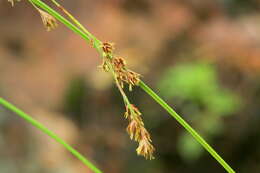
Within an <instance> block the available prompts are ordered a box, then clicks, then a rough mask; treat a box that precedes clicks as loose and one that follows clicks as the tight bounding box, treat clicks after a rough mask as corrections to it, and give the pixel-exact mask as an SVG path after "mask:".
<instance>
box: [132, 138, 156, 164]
mask: <svg viewBox="0 0 260 173" xmlns="http://www.w3.org/2000/svg"><path fill="white" fill-rule="evenodd" d="M154 151H155V149H154V147H153V146H152V144H151V143H150V142H149V141H147V140H145V139H142V140H141V141H140V142H139V146H138V148H137V149H136V152H137V154H138V155H142V156H144V157H145V158H146V159H150V160H152V159H154V156H153V152H154Z"/></svg>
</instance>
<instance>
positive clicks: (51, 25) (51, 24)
mask: <svg viewBox="0 0 260 173" xmlns="http://www.w3.org/2000/svg"><path fill="white" fill-rule="evenodd" d="M37 10H38V11H39V13H40V15H41V18H42V22H43V24H44V26H45V27H46V29H47V31H51V30H52V29H55V28H57V27H58V23H57V20H56V19H55V18H54V17H53V16H52V15H50V14H49V13H47V12H45V11H43V10H41V9H39V8H37Z"/></svg>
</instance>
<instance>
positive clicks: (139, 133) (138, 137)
mask: <svg viewBox="0 0 260 173" xmlns="http://www.w3.org/2000/svg"><path fill="white" fill-rule="evenodd" d="M125 117H126V118H127V119H128V120H129V125H128V126H127V128H126V131H127V133H128V134H129V136H130V139H132V140H135V141H137V142H138V143H139V146H138V148H137V149H136V152H137V154H138V155H142V156H144V157H145V158H146V159H150V160H151V159H154V156H153V153H154V151H155V148H154V147H153V145H152V144H151V142H152V140H151V136H150V134H149V132H148V131H147V130H146V129H145V127H144V123H143V120H142V118H141V113H140V111H139V110H138V108H137V107H135V106H134V105H129V106H127V109H126V113H125Z"/></svg>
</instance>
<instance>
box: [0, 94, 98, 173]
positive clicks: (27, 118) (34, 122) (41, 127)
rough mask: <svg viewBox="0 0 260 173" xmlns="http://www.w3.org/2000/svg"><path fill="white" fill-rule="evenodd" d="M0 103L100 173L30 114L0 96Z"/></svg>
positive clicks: (96, 172)
mask: <svg viewBox="0 0 260 173" xmlns="http://www.w3.org/2000/svg"><path fill="white" fill-rule="evenodd" d="M0 105H2V106H3V107H5V108H6V109H8V110H10V111H12V112H14V113H16V114H17V115H18V116H20V117H21V118H22V119H24V120H25V121H27V122H29V123H30V124H32V125H33V126H34V127H36V128H38V129H39V130H40V131H42V132H43V133H45V134H47V135H48V136H50V137H51V138H53V139H54V140H55V141H56V142H58V143H59V144H61V145H63V146H64V147H65V148H66V149H67V150H68V151H70V152H71V154H73V155H74V156H75V157H77V158H78V159H79V160H80V161H81V162H83V163H84V164H85V165H86V166H87V167H89V168H90V169H91V170H92V171H93V172H95V173H102V171H101V170H99V169H98V168H97V167H96V166H95V165H94V164H93V163H91V162H90V161H89V160H88V159H87V158H86V157H84V156H83V155H82V154H80V153H79V152H78V151H77V150H75V149H74V148H73V147H71V146H70V145H69V144H68V143H66V142H65V141H64V140H62V139H61V138H60V137H58V136H57V135H56V134H55V133H54V132H52V131H51V130H49V129H48V128H47V127H45V126H44V125H43V124H41V123H40V122H38V121H37V120H35V119H33V118H32V117H31V116H30V115H28V114H26V113H25V112H23V111H22V110H20V109H18V108H17V107H15V106H14V105H13V104H11V103H9V102H8V101H6V100H5V99H3V98H0Z"/></svg>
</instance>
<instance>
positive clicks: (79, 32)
mask: <svg viewBox="0 0 260 173" xmlns="http://www.w3.org/2000/svg"><path fill="white" fill-rule="evenodd" d="M30 1H31V2H33V3H34V4H36V5H37V6H39V7H41V8H42V9H44V10H45V11H47V12H48V13H50V14H51V15H52V16H54V17H55V18H56V19H57V20H59V21H60V22H61V23H63V24H64V25H66V26H67V27H68V28H69V29H71V30H72V31H74V32H75V33H77V34H78V35H80V36H81V37H82V38H83V39H85V40H87V41H88V42H89V43H91V38H89V36H87V35H86V34H85V33H84V31H82V30H80V29H79V28H77V27H76V26H75V25H73V24H72V23H71V22H69V21H68V20H67V19H65V18H64V17H62V16H61V15H60V14H59V13H57V12H56V11H54V10H53V9H51V8H50V7H49V6H48V5H46V4H45V3H43V2H42V1H40V0H30ZM94 41H95V42H96V44H95V45H96V46H95V48H96V49H97V51H98V52H99V53H100V54H101V55H102V52H101V50H100V46H101V45H102V42H101V41H99V40H98V39H96V40H94ZM140 87H141V88H142V89H143V90H144V91H145V92H146V93H147V94H149V95H150V96H151V97H152V98H153V99H154V100H155V101H156V102H157V103H159V104H160V105H161V106H162V107H163V108H164V109H165V110H166V111H167V112H168V113H169V114H170V115H171V116H172V117H174V118H175V119H176V120H177V121H178V122H179V123H180V124H181V125H182V126H183V127H184V128H185V129H186V130H187V131H188V132H189V133H190V134H191V135H192V136H193V137H194V138H195V139H196V140H197V141H198V142H199V143H200V144H201V145H202V146H203V147H204V148H205V149H206V150H207V151H208V152H209V153H210V154H211V155H212V156H213V157H214V158H215V159H216V160H217V161H218V162H219V163H220V164H221V165H222V166H223V167H224V168H225V169H226V171H227V172H228V173H235V171H234V170H233V169H232V168H231V167H230V166H229V165H228V164H227V163H226V162H225V161H224V160H223V159H222V158H221V156H219V155H218V153H217V152H216V151H215V150H214V149H213V148H212V147H211V146H210V145H209V144H208V143H207V142H206V141H205V140H204V139H203V138H202V137H201V136H200V135H199V134H198V133H197V132H196V131H195V130H194V129H193V128H192V127H191V126H190V125H189V124H188V123H187V122H186V121H185V120H184V119H182V118H181V117H180V116H179V115H178V114H177V113H176V112H175V111H174V110H173V109H172V108H171V107H170V106H169V105H168V104H167V103H166V102H164V101H163V100H162V99H161V98H160V97H159V96H158V95H157V94H156V93H155V92H154V91H153V90H152V89H150V88H149V87H148V86H147V85H146V84H145V83H144V82H142V81H141V82H140Z"/></svg>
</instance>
